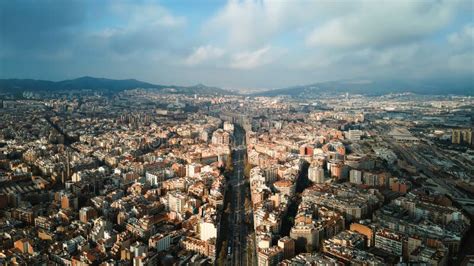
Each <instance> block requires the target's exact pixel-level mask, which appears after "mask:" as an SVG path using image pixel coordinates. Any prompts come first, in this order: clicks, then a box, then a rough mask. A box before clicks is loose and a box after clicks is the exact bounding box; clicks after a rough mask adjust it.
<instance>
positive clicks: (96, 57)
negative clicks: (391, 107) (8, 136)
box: [0, 0, 474, 89]
mask: <svg viewBox="0 0 474 266" xmlns="http://www.w3.org/2000/svg"><path fill="white" fill-rule="evenodd" d="M0 5H1V6H0V7H1V11H0V12H2V23H1V24H0V36H1V37H2V38H1V39H2V40H1V41H0V48H1V53H0V58H1V63H0V77H1V78H34V79H50V80H63V79H72V78H76V77H80V76H87V75H89V76H99V77H106V78H118V79H122V78H136V79H139V80H144V81H148V82H152V83H156V84H176V85H194V84H198V83H204V84H206V85H211V86H219V87H223V88H230V89H234V88H235V89H241V88H265V89H273V88H282V87H287V86H293V85H302V84H312V83H315V82H321V81H329V80H340V79H409V80H410V79H414V80H430V79H433V78H446V79H452V80H456V79H458V78H460V79H463V80H464V82H468V83H470V84H472V76H473V70H474V58H473V49H474V48H473V41H474V39H473V38H474V35H473V34H474V33H473V32H474V26H473V18H472V12H473V2H472V1H386V2H377V3H375V2H374V1H356V2H345V1H333V2H329V1H293V2H289V1H251V0H249V1H228V2H226V1H205V2H200V3H199V4H198V3H195V2H192V1H138V2H131V1H119V2H113V1H104V2H93V1H84V2H76V1H72V2H59V1H44V2H43V1H19V2H10V1H3V2H2V3H1V4H0ZM394 14H396V15H394Z"/></svg>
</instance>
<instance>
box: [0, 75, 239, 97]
mask: <svg viewBox="0 0 474 266" xmlns="http://www.w3.org/2000/svg"><path fill="white" fill-rule="evenodd" d="M136 88H146V89H158V90H163V92H167V93H183V94H215V95H227V94H233V93H232V92H229V91H226V90H223V89H220V88H216V87H207V86H205V85H202V84H199V85H195V86H189V87H186V86H174V85H171V86H166V85H156V84H152V83H147V82H143V81H139V80H136V79H124V80H115V79H106V78H94V77H81V78H77V79H71V80H63V81H57V82H55V81H48V80H34V79H0V92H7V93H22V92H24V91H33V92H34V91H37V92H47V91H51V92H54V91H66V90H96V91H101V92H119V91H123V90H130V89H136Z"/></svg>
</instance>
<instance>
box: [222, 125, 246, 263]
mask: <svg viewBox="0 0 474 266" xmlns="http://www.w3.org/2000/svg"><path fill="white" fill-rule="evenodd" d="M234 134H235V141H234V143H233V146H234V148H233V151H232V162H233V172H232V174H231V178H230V186H232V190H231V193H232V196H231V215H229V229H230V231H229V232H222V233H223V234H229V235H228V236H229V237H228V239H229V241H228V247H227V263H226V264H227V265H247V256H248V254H247V235H248V232H247V225H246V223H245V197H246V191H247V189H248V187H247V186H248V183H247V182H246V181H245V177H244V167H245V166H244V157H245V153H246V152H247V150H246V148H245V131H243V129H242V128H240V127H236V130H235V132H234Z"/></svg>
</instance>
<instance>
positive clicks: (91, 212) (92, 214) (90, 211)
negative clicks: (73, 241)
mask: <svg viewBox="0 0 474 266" xmlns="http://www.w3.org/2000/svg"><path fill="white" fill-rule="evenodd" d="M95 218H97V211H96V210H95V209H94V208H92V207H82V208H81V209H80V210H79V220H80V221H81V222H83V223H87V222H89V221H90V220H92V219H95Z"/></svg>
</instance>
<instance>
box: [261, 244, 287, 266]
mask: <svg viewBox="0 0 474 266" xmlns="http://www.w3.org/2000/svg"><path fill="white" fill-rule="evenodd" d="M257 255H258V266H276V265H278V263H279V262H280V261H282V260H283V251H282V249H281V248H279V247H277V246H273V247H270V248H264V249H260V250H258V254H257Z"/></svg>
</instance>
